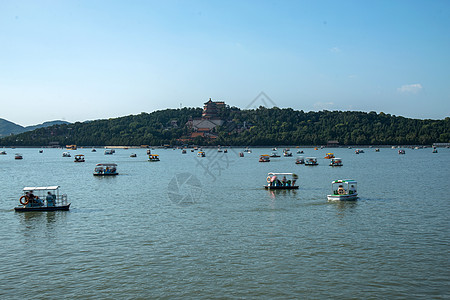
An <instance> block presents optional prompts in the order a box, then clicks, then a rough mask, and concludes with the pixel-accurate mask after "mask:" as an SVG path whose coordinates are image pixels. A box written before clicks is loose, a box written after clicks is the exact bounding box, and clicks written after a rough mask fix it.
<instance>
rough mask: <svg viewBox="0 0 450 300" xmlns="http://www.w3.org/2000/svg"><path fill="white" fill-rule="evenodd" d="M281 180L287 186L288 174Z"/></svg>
mask: <svg viewBox="0 0 450 300" xmlns="http://www.w3.org/2000/svg"><path fill="white" fill-rule="evenodd" d="M281 181H282V182H283V186H286V183H287V179H286V176H283V179H281Z"/></svg>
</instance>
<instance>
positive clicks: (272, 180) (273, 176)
mask: <svg viewBox="0 0 450 300" xmlns="http://www.w3.org/2000/svg"><path fill="white" fill-rule="evenodd" d="M267 175H268V176H267V179H266V180H267V185H265V186H264V188H265V189H266V190H296V189H298V185H296V184H295V182H296V181H297V179H298V176H297V174H294V173H273V172H270V173H268V174H267ZM281 176H283V177H282V178H281V180H280V177H281Z"/></svg>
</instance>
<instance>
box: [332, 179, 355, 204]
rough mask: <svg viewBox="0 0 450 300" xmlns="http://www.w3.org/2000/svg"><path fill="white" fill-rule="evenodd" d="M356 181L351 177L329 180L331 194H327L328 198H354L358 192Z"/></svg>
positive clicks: (339, 199)
mask: <svg viewBox="0 0 450 300" xmlns="http://www.w3.org/2000/svg"><path fill="white" fill-rule="evenodd" d="M356 185H357V183H356V181H354V180H352V179H345V180H335V181H333V182H331V190H332V192H333V194H332V195H328V196H327V198H328V200H338V201H342V200H356V199H357V198H358V192H357V190H356Z"/></svg>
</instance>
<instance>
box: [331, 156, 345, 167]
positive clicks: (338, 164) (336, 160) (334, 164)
mask: <svg viewBox="0 0 450 300" xmlns="http://www.w3.org/2000/svg"><path fill="white" fill-rule="evenodd" d="M330 166H332V167H342V158H337V157H335V158H332V159H331V161H330Z"/></svg>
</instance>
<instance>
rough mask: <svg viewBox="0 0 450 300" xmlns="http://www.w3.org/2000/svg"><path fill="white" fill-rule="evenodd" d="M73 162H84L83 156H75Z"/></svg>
mask: <svg viewBox="0 0 450 300" xmlns="http://www.w3.org/2000/svg"><path fill="white" fill-rule="evenodd" d="M74 162H84V155H83V154H77V155H75V159H74Z"/></svg>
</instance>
